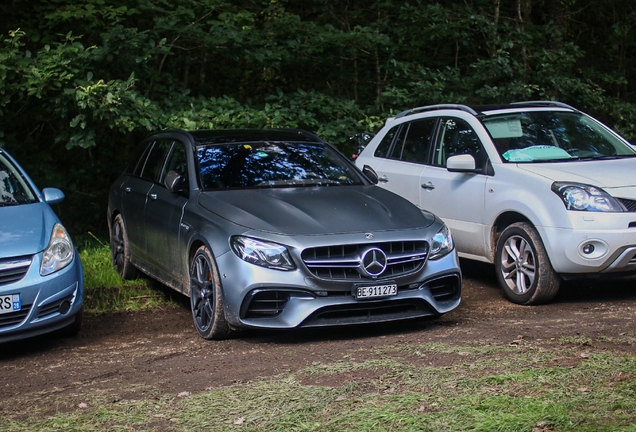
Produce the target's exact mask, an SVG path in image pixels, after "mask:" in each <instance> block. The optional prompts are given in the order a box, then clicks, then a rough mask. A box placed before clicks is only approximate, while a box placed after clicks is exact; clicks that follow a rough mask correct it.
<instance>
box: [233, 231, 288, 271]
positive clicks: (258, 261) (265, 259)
mask: <svg viewBox="0 0 636 432" xmlns="http://www.w3.org/2000/svg"><path fill="white" fill-rule="evenodd" d="M230 243H231V245H232V250H233V251H234V253H235V254H236V255H237V256H238V257H239V258H241V259H242V260H243V261H246V262H248V263H250V264H255V265H258V266H261V267H267V268H271V269H276V270H293V269H295V268H296V266H295V265H294V262H293V261H292V259H291V257H290V256H289V252H288V251H287V248H286V247H285V246H281V245H279V244H276V243H269V242H264V241H261V240H256V239H253V238H249V237H241V236H236V237H232V238H231V240H230Z"/></svg>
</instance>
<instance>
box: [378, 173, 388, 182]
mask: <svg viewBox="0 0 636 432" xmlns="http://www.w3.org/2000/svg"><path fill="white" fill-rule="evenodd" d="M378 181H379V182H381V183H388V181H389V178H388V177H387V176H385V175H383V176H382V177H380V178H378Z"/></svg>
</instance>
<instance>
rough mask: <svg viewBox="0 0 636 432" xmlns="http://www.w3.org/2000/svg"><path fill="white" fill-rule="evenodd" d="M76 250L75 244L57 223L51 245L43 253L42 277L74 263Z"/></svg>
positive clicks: (52, 234)
mask: <svg viewBox="0 0 636 432" xmlns="http://www.w3.org/2000/svg"><path fill="white" fill-rule="evenodd" d="M74 255H75V250H74V249H73V242H71V237H70V236H69V235H68V233H67V232H66V230H65V229H64V227H63V226H62V225H60V224H59V223H56V224H55V225H54V226H53V232H52V233H51V239H50V240H49V245H48V247H47V248H46V249H44V252H43V253H42V265H40V275H42V276H46V275H50V274H51V273H55V272H56V271H58V270H62V269H63V268H64V267H66V266H67V265H69V264H70V263H71V261H73V256H74Z"/></svg>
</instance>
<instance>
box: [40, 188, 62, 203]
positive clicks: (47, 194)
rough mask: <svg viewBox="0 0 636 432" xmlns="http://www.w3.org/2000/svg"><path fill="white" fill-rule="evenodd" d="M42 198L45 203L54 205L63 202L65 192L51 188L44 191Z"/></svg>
mask: <svg viewBox="0 0 636 432" xmlns="http://www.w3.org/2000/svg"><path fill="white" fill-rule="evenodd" d="M42 196H43V198H44V202H46V203H47V204H49V205H53V204H58V203H60V202H62V200H63V199H64V192H62V191H61V190H59V189H58V188H50V187H49V188H44V189H42Z"/></svg>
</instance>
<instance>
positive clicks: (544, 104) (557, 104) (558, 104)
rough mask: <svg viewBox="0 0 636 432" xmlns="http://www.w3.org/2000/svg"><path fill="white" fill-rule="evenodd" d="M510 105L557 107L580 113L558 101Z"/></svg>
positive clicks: (514, 103)
mask: <svg viewBox="0 0 636 432" xmlns="http://www.w3.org/2000/svg"><path fill="white" fill-rule="evenodd" d="M510 105H543V106H555V107H559V108H569V109H571V110H573V111H578V110H577V109H576V108H574V107H573V106H570V105H568V104H564V103H563V102H556V101H526V102H512V103H511V104H510Z"/></svg>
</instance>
